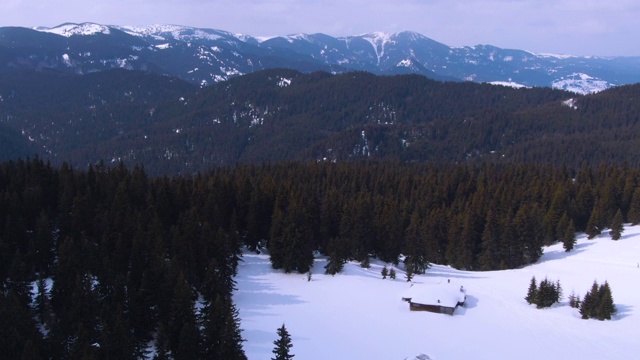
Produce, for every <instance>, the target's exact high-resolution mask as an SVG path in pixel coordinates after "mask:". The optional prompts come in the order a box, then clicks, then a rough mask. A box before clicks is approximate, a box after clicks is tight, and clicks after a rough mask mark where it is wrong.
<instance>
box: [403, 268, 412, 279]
mask: <svg viewBox="0 0 640 360" xmlns="http://www.w3.org/2000/svg"><path fill="white" fill-rule="evenodd" d="M404 277H405V278H406V279H407V282H411V280H413V270H412V269H411V267H408V268H407V271H406V272H405V274H404Z"/></svg>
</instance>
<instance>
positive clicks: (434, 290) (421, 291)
mask: <svg viewBox="0 0 640 360" xmlns="http://www.w3.org/2000/svg"><path fill="white" fill-rule="evenodd" d="M466 299H467V297H466V291H465V289H464V287H463V286H461V285H460V284H454V283H451V282H450V281H449V280H447V281H445V282H441V283H437V284H413V286H411V288H410V289H409V290H408V291H407V292H406V293H405V294H404V295H403V296H402V300H405V301H407V302H408V303H409V310H411V311H430V312H434V313H441V314H449V315H453V313H454V311H455V310H456V308H457V307H458V306H463V305H464V302H465V300H466Z"/></svg>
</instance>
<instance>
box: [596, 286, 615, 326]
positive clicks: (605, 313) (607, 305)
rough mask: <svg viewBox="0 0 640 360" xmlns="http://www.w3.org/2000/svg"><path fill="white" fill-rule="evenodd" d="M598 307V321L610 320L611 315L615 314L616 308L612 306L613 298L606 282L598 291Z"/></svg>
mask: <svg viewBox="0 0 640 360" xmlns="http://www.w3.org/2000/svg"><path fill="white" fill-rule="evenodd" d="M598 297H599V299H600V305H599V306H598V310H597V317H598V320H611V315H613V314H615V313H616V306H615V305H614V304H613V296H612V295H611V288H610V287H609V283H608V282H606V281H605V282H604V284H603V285H601V286H600V288H599V289H598Z"/></svg>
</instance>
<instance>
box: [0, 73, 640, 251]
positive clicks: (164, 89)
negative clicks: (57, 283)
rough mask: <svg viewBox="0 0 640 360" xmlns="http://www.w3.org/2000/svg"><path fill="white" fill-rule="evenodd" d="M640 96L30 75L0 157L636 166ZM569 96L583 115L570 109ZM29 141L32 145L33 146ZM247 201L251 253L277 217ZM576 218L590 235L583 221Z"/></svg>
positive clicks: (410, 80)
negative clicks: (271, 219) (29, 139)
mask: <svg viewBox="0 0 640 360" xmlns="http://www.w3.org/2000/svg"><path fill="white" fill-rule="evenodd" d="M282 77H286V78H295V81H293V82H292V83H291V85H290V86H287V87H284V88H281V87H279V86H277V85H275V84H274V79H278V78H282ZM638 89H639V87H638V86H637V85H634V86H624V87H618V88H616V89H610V90H608V91H605V92H602V93H599V94H593V95H588V96H577V97H576V96H575V94H571V93H567V92H563V91H558V90H552V89H548V88H533V89H510V88H508V87H497V86H492V85H489V84H475V83H470V82H463V83H453V82H438V81H433V80H430V79H427V78H425V77H422V76H418V75H402V76H374V75H371V74H367V73H363V72H359V73H348V74H341V75H336V76H332V75H330V74H327V73H313V74H302V73H298V72H295V71H291V70H282V69H274V70H265V71H263V72H259V73H254V74H248V75H246V76H242V77H237V78H234V79H231V80H229V81H226V82H221V83H219V84H214V85H212V86H209V87H206V88H203V89H200V88H199V87H196V86H191V85H189V84H186V83H184V82H182V81H179V80H176V79H173V78H169V77H166V76H157V75H153V74H146V73H141V72H133V71H124V70H114V71H108V72H100V73H93V74H87V75H83V76H71V75H65V76H61V75H60V74H53V73H50V72H42V71H39V72H28V73H27V72H22V73H13V74H9V75H3V77H2V78H0V95H2V97H3V99H4V101H3V108H2V111H0V118H2V119H7V120H6V121H5V122H3V124H2V126H0V140H2V141H0V144H2V146H0V149H3V150H5V151H2V152H0V154H2V155H3V156H4V155H7V156H12V157H11V158H15V156H16V155H23V156H24V154H25V151H28V153H34V152H36V151H41V154H42V155H43V156H44V155H46V156H50V159H51V160H52V161H55V162H57V161H58V159H65V160H67V161H71V163H72V164H73V165H80V164H82V166H84V164H88V163H96V162H98V161H99V160H100V159H113V158H116V159H117V158H121V159H124V160H123V161H126V162H128V164H127V165H130V166H133V164H134V162H138V163H144V164H145V166H146V169H147V171H149V173H151V174H153V175H158V174H160V175H170V176H173V175H175V174H191V173H196V172H205V171H207V170H209V169H211V168H212V167H215V166H227V165H229V164H238V163H264V162H280V161H291V160H298V161H299V160H302V161H315V160H317V159H327V160H336V161H340V162H343V161H352V160H358V159H364V158H375V159H385V160H392V161H400V162H424V161H435V162H440V163H463V162H478V163H482V162H487V161H489V162H494V163H500V164H503V163H511V164H517V163H529V164H531V163H547V164H552V165H554V166H561V165H562V164H567V165H568V166H570V167H573V168H579V167H580V166H582V165H583V164H589V165H591V166H597V164H599V163H603V162H606V163H617V164H622V163H624V162H625V161H626V162H628V163H629V164H632V166H637V165H638V163H639V160H638V159H640V156H638V155H639V154H638V150H637V149H638V146H637V145H638V144H637V141H638V140H637V139H638V138H639V136H638V135H639V133H640V129H638V127H637V126H635V125H637V121H638V119H637V116H636V114H638V113H639V112H640V108H639V105H638V104H637V102H636V101H634V100H633V99H634V98H637V94H638V92H639V90H638ZM181 98H182V99H181ZM570 98H572V99H574V101H575V104H576V108H575V109H572V108H569V107H568V106H565V105H563V103H562V101H563V100H567V99H570ZM63 128H64V131H63ZM22 130H24V131H25V132H26V134H25V135H28V136H31V137H32V138H33V139H34V141H33V144H26V142H25V140H24V135H22ZM363 132H364V136H363ZM41 135H42V136H41ZM593 144H598V146H593ZM89 145H90V146H89ZM44 149H47V150H48V151H52V153H53V154H52V155H48V154H45V152H44V151H43V150H44ZM4 159H9V158H8V157H5V158H4ZM550 194H554V192H551V193H550ZM246 195H247V197H245V199H252V201H253V204H252V205H249V206H248V209H247V210H248V213H250V214H251V215H250V216H251V217H252V219H249V218H248V219H246V220H245V221H246V223H247V225H248V228H247V229H246V230H247V232H246V233H244V234H242V235H243V236H244V235H246V240H247V244H248V245H249V246H250V247H251V248H252V249H253V248H254V247H255V246H256V245H257V242H258V241H260V240H261V239H262V238H263V237H264V236H265V235H267V234H268V228H267V226H268V224H269V219H268V218H263V217H262V215H263V212H262V211H264V210H265V209H270V207H269V202H271V201H272V199H270V198H269V196H266V197H252V196H251V194H250V193H249V194H246ZM558 195H559V196H560V197H559V198H557V201H553V206H552V207H551V208H550V209H545V215H549V218H548V219H547V220H548V221H546V222H545V226H544V227H543V229H544V233H545V240H548V237H549V236H553V232H555V230H556V228H555V224H556V223H557V222H558V221H559V218H560V217H561V216H562V211H560V212H558V211H557V210H564V209H561V208H562V207H563V206H565V205H566V203H563V201H564V200H567V199H568V198H567V195H568V193H566V192H565V193H564V194H562V193H559V194H558ZM370 200H372V199H370ZM547 200H551V199H547ZM614 201H615V199H614ZM247 205H248V203H247ZM546 210H551V211H550V212H546ZM626 210H627V209H626V208H623V212H626ZM267 211H270V210H267ZM607 211H609V210H608V209H607ZM613 211H614V212H615V209H613ZM239 215H240V214H239ZM244 215H246V213H245V214H242V215H241V216H244ZM228 216H231V214H228ZM570 216H571V215H570ZM606 216H608V215H606ZM256 220H257V221H256ZM574 220H575V222H576V227H578V228H584V225H585V223H583V222H582V220H580V221H579V220H578V219H574ZM586 220H588V217H587V219H584V221H585V222H586ZM604 225H605V226H607V225H608V224H604ZM214 228H215V226H214ZM556 235H557V236H556V238H557V237H559V236H561V234H556Z"/></svg>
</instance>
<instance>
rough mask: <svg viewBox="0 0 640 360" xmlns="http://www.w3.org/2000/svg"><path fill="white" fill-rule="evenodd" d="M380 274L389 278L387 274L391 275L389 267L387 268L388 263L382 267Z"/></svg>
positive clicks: (384, 277)
mask: <svg viewBox="0 0 640 360" xmlns="http://www.w3.org/2000/svg"><path fill="white" fill-rule="evenodd" d="M380 274H381V275H382V278H383V279H386V278H387V275H389V269H387V266H386V265H385V266H384V267H383V268H382V270H381V271H380Z"/></svg>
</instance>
